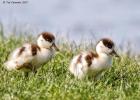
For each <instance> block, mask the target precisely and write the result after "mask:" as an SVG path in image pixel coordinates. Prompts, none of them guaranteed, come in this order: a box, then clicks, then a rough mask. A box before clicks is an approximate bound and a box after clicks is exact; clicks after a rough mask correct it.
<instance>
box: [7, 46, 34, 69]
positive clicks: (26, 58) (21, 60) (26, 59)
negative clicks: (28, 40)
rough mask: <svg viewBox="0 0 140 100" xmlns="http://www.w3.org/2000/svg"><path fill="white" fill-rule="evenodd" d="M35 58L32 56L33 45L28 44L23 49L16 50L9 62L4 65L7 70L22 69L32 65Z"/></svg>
mask: <svg viewBox="0 0 140 100" xmlns="http://www.w3.org/2000/svg"><path fill="white" fill-rule="evenodd" d="M34 59H35V57H34V56H33V55H32V51H31V45H30V44H26V45H24V46H23V47H21V48H17V49H16V50H14V51H13V52H12V53H11V55H10V57H9V60H8V61H6V62H5V63H4V66H5V68H6V69H10V70H11V69H12V70H13V69H20V67H23V65H25V64H27V63H31V62H32V61H33V60H34Z"/></svg>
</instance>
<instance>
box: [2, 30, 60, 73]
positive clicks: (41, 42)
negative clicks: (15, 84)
mask: <svg viewBox="0 0 140 100" xmlns="http://www.w3.org/2000/svg"><path fill="white" fill-rule="evenodd" d="M54 49H55V50H57V51H58V50H59V49H58V48H57V46H56V45H55V37H54V35H53V34H52V33H49V32H43V33H41V34H40V35H39V37H38V39H37V44H29V43H27V44H24V45H23V46H22V47H20V48H17V49H16V50H14V51H13V53H12V54H11V55H10V57H9V59H8V61H6V62H5V63H4V67H5V68H6V69H7V70H9V71H11V70H21V69H25V70H24V71H27V72H28V71H33V72H36V70H37V68H39V67H40V66H41V65H42V64H44V63H46V62H48V61H49V60H50V59H51V58H52V57H53V56H54V53H55V50H54Z"/></svg>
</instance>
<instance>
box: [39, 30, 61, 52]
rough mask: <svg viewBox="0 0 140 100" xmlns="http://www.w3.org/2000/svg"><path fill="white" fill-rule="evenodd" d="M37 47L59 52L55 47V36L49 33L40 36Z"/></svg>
mask: <svg viewBox="0 0 140 100" xmlns="http://www.w3.org/2000/svg"><path fill="white" fill-rule="evenodd" d="M37 45H38V46H39V47H41V48H47V49H50V48H54V49H55V50H56V51H58V50H59V49H58V48H57V46H56V45H55V36H54V35H53V34H52V33H49V32H43V33H41V34H40V35H39V37H38V39H37Z"/></svg>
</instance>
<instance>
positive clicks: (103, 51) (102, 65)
mask: <svg viewBox="0 0 140 100" xmlns="http://www.w3.org/2000/svg"><path fill="white" fill-rule="evenodd" d="M114 48H115V44H114V42H113V41H112V40H111V39H109V38H103V39H101V40H100V41H99V42H98V43H97V45H96V53H95V52H92V51H86V52H82V53H80V54H78V55H76V56H74V57H73V59H72V60H71V63H70V65H69V71H70V72H71V74H73V75H74V76H75V77H77V78H78V79H84V77H85V76H90V77H93V79H94V80H97V79H99V77H100V75H101V73H102V72H103V71H104V70H106V69H108V68H110V67H111V65H112V58H113V56H114V55H115V56H116V57H119V56H118V54H117V53H116V51H115V50H114Z"/></svg>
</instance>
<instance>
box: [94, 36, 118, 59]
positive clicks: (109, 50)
mask: <svg viewBox="0 0 140 100" xmlns="http://www.w3.org/2000/svg"><path fill="white" fill-rule="evenodd" d="M114 48H115V44H114V42H113V41H112V40H111V39H108V38H103V39H101V40H100V41H99V42H98V43H97V45H96V52H97V53H98V54H107V55H109V56H113V55H115V56H116V57H119V56H118V54H117V53H116V51H115V49H114Z"/></svg>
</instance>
